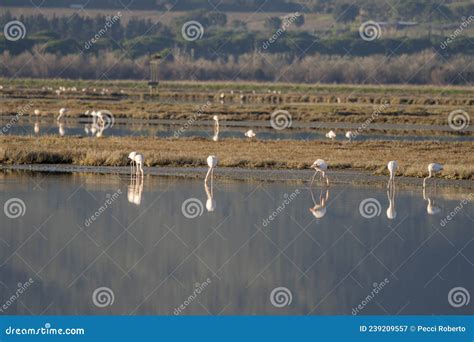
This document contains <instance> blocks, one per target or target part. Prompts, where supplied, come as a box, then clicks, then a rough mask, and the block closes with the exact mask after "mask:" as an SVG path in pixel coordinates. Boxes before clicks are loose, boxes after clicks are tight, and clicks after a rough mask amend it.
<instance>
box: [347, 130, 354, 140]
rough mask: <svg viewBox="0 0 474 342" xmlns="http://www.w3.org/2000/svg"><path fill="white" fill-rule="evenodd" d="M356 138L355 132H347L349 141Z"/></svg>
mask: <svg viewBox="0 0 474 342" xmlns="http://www.w3.org/2000/svg"><path fill="white" fill-rule="evenodd" d="M354 137H355V135H354V132H352V131H347V132H346V138H347V139H349V140H351V139H352V138H354Z"/></svg>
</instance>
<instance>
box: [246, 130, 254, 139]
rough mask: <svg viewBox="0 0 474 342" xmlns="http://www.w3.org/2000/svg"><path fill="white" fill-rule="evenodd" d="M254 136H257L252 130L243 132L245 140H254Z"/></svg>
mask: <svg viewBox="0 0 474 342" xmlns="http://www.w3.org/2000/svg"><path fill="white" fill-rule="evenodd" d="M256 135H257V134H256V133H255V132H254V131H253V130H251V129H249V130H248V131H247V132H245V136H246V137H247V138H249V139H252V138H254V137H255V136H256Z"/></svg>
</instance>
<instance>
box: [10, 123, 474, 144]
mask: <svg viewBox="0 0 474 342" xmlns="http://www.w3.org/2000/svg"><path fill="white" fill-rule="evenodd" d="M6 123H7V122H6V121H5V122H3V124H4V125H5V124H6ZM35 125H36V126H35ZM35 127H36V129H37V131H35ZM182 127H184V126H183V124H181V125H179V124H157V125H154V124H138V123H115V125H114V126H113V127H111V128H109V129H106V130H104V132H103V136H141V137H146V136H155V137H161V138H168V137H173V136H176V134H178V136H180V137H201V138H209V139H212V137H213V128H212V126H209V125H204V126H201V125H192V126H191V127H189V128H187V129H183V130H182V131H180V129H182ZM249 128H250V126H248V127H235V126H221V131H220V133H219V139H226V138H245V136H244V132H246V131H247V130H248V129H249ZM254 130H255V131H256V133H257V138H258V139H262V140H284V139H292V140H328V139H327V138H326V136H325V134H326V132H327V131H328V130H329V129H325V130H321V129H319V130H318V129H304V128H292V129H284V130H275V129H272V128H265V127H257V128H254ZM96 132H97V130H95V131H92V130H91V125H90V123H88V122H87V121H86V122H82V121H66V122H65V123H63V124H62V125H61V126H59V125H58V124H57V123H56V122H54V121H45V120H42V121H39V122H38V123H36V124H35V122H34V121H25V122H21V123H17V124H15V125H13V126H12V127H9V128H8V130H6V132H5V134H8V135H38V136H42V135H65V136H94V135H95V133H96ZM336 132H337V133H338V136H337V138H336V140H339V141H345V140H347V139H346V138H345V136H344V133H345V132H346V130H342V129H339V130H336ZM356 140H357V141H366V140H395V141H400V140H401V141H427V140H435V141H474V136H473V135H472V134H466V135H429V134H428V135H415V134H400V135H394V134H388V133H382V132H375V133H374V132H370V133H365V132H362V133H361V134H360V135H358V136H357V138H356Z"/></svg>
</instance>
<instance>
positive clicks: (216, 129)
mask: <svg viewBox="0 0 474 342" xmlns="http://www.w3.org/2000/svg"><path fill="white" fill-rule="evenodd" d="M212 120H214V136H213V137H212V140H214V141H218V140H219V117H218V116H217V115H214V116H213V117H212Z"/></svg>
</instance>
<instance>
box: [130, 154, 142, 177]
mask: <svg viewBox="0 0 474 342" xmlns="http://www.w3.org/2000/svg"><path fill="white" fill-rule="evenodd" d="M133 160H134V161H135V167H136V169H137V170H136V172H137V177H138V175H141V177H142V178H143V162H144V158H143V154H140V153H137V154H135V157H134V158H133Z"/></svg>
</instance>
